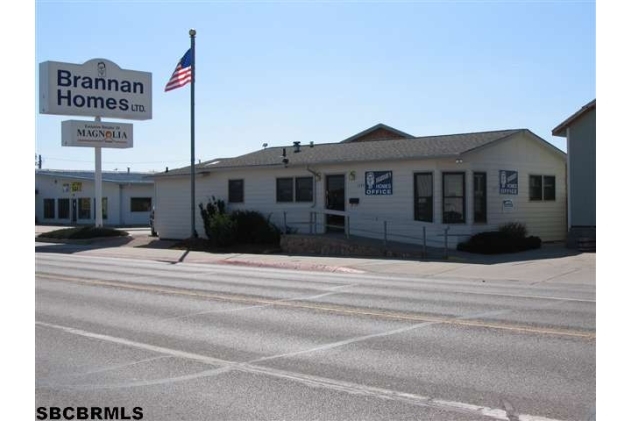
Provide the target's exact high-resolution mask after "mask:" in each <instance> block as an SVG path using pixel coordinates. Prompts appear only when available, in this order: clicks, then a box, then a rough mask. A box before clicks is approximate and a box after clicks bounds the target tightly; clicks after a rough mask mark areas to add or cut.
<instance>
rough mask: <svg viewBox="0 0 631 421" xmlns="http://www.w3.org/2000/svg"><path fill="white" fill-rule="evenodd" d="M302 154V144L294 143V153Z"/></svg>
mask: <svg viewBox="0 0 631 421" xmlns="http://www.w3.org/2000/svg"><path fill="white" fill-rule="evenodd" d="M298 152H300V142H294V153H298Z"/></svg>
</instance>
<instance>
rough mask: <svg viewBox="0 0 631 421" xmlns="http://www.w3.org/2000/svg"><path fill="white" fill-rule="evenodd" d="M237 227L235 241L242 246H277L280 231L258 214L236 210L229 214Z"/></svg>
mask: <svg viewBox="0 0 631 421" xmlns="http://www.w3.org/2000/svg"><path fill="white" fill-rule="evenodd" d="M231 216H232V218H233V220H234V221H235V222H236V227H237V241H238V242H239V243H242V244H279V242H280V229H279V228H278V227H276V225H274V224H272V223H271V222H270V220H269V217H267V218H266V217H265V216H263V214H261V213H260V212H257V211H249V210H237V211H234V212H232V213H231Z"/></svg>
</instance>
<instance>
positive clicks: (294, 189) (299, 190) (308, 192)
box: [276, 177, 313, 202]
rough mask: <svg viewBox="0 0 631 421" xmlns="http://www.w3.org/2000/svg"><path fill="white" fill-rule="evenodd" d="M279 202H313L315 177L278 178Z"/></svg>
mask: <svg viewBox="0 0 631 421" xmlns="http://www.w3.org/2000/svg"><path fill="white" fill-rule="evenodd" d="M276 201H277V202H294V201H296V202H313V177H296V178H295V179H294V178H291V177H287V178H277V179H276Z"/></svg>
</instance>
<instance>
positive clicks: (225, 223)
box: [206, 213, 237, 247]
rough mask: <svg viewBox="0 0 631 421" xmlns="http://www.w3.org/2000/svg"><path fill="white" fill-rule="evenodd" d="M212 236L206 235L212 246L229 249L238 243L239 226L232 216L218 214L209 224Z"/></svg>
mask: <svg viewBox="0 0 631 421" xmlns="http://www.w3.org/2000/svg"><path fill="white" fill-rule="evenodd" d="M209 226H210V235H209V236H208V232H207V233H206V235H207V236H208V239H209V240H210V241H211V243H212V244H214V245H216V246H218V247H228V246H231V245H233V244H235V243H236V242H237V226H236V223H235V222H234V221H233V220H232V218H231V217H230V215H227V214H225V213H220V214H216V215H215V216H214V217H213V218H212V219H211V220H210V223H209Z"/></svg>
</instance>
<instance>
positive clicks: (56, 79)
mask: <svg viewBox="0 0 631 421" xmlns="http://www.w3.org/2000/svg"><path fill="white" fill-rule="evenodd" d="M151 78H152V75H151V73H148V72H138V71H133V70H126V69H121V68H120V67H119V66H118V65H117V64H116V63H114V62H112V61H109V60H106V59H100V58H95V59H92V60H89V61H86V62H85V63H83V64H73V63H62V62H56V61H45V62H42V63H40V64H39V99H40V102H39V106H40V114H55V115H73V116H74V115H80V116H91V117H94V123H89V122H87V121H76V120H70V121H64V122H62V126H61V132H62V146H89V147H93V148H94V196H95V201H96V203H95V212H96V215H95V218H94V222H95V225H96V226H97V227H102V226H103V188H102V181H103V180H102V179H103V177H102V168H101V149H102V148H104V147H105V148H108V147H109V148H131V147H132V145H133V141H132V125H131V124H122V123H104V122H102V121H101V118H102V117H113V118H121V119H127V120H150V119H151V118H152V98H151V93H152V87H151V82H152V81H151Z"/></svg>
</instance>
